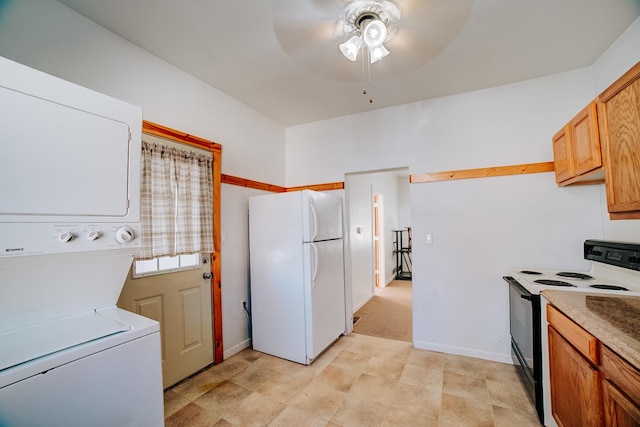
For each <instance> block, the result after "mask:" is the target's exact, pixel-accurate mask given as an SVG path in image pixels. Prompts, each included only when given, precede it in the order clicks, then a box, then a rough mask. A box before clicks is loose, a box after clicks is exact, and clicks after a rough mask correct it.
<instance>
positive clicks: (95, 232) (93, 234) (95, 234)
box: [87, 231, 102, 242]
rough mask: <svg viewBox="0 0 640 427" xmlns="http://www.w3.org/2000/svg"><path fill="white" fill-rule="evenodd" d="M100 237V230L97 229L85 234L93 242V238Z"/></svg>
mask: <svg viewBox="0 0 640 427" xmlns="http://www.w3.org/2000/svg"><path fill="white" fill-rule="evenodd" d="M100 237H102V234H100V232H99V231H90V232H89V233H88V234H87V239H89V240H91V241H92V242H93V241H94V240H98V239H99V238H100Z"/></svg>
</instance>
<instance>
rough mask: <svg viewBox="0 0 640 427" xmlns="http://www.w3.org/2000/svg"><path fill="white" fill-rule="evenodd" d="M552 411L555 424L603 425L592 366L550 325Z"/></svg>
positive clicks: (576, 425)
mask: <svg viewBox="0 0 640 427" xmlns="http://www.w3.org/2000/svg"><path fill="white" fill-rule="evenodd" d="M549 368H550V377H551V378H550V379H551V410H552V413H553V417H554V418H555V419H556V421H557V422H558V425H560V426H563V427H589V426H594V427H595V426H601V425H602V418H603V417H602V407H601V403H600V387H601V385H600V384H601V383H600V378H599V375H598V371H597V369H595V368H594V367H592V366H591V364H590V363H589V362H587V361H586V359H585V358H584V357H582V355H580V353H578V352H577V351H576V350H575V349H574V348H573V347H572V346H571V344H569V343H568V342H567V341H566V340H565V339H564V338H563V337H562V336H561V335H560V334H559V333H558V332H556V330H555V329H554V328H553V327H551V326H549Z"/></svg>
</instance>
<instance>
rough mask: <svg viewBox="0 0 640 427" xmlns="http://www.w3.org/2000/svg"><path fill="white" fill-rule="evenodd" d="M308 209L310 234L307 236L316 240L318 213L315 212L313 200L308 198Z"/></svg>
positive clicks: (311, 239)
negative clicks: (309, 212)
mask: <svg viewBox="0 0 640 427" xmlns="http://www.w3.org/2000/svg"><path fill="white" fill-rule="evenodd" d="M309 210H310V211H311V224H310V225H311V227H312V229H311V235H310V236H309V240H310V241H314V240H316V236H317V235H318V214H317V213H316V208H315V207H314V206H313V202H312V201H311V200H309Z"/></svg>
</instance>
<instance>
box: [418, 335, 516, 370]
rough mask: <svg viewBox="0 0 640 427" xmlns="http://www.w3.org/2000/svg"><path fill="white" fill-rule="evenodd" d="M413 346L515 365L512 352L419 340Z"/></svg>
mask: <svg viewBox="0 0 640 427" xmlns="http://www.w3.org/2000/svg"><path fill="white" fill-rule="evenodd" d="M413 346H414V347H415V348H419V349H421V350H431V351H437V352H440V353H448V354H457V355H458V356H467V357H475V358H477V359H484V360H491V361H494V362H501V363H508V364H510V365H513V359H511V354H501V353H492V352H488V351H482V350H475V349H472V348H464V347H454V346H450V345H444V344H437V343H432V342H426V341H417V340H414V341H413Z"/></svg>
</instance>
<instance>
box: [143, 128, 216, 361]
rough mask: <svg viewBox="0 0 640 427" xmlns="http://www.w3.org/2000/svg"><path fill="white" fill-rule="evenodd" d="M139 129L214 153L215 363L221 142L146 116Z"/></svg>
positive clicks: (212, 297) (212, 294) (213, 261)
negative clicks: (152, 120)
mask: <svg viewBox="0 0 640 427" xmlns="http://www.w3.org/2000/svg"><path fill="white" fill-rule="evenodd" d="M142 132H144V133H148V134H151V135H155V136H159V137H161V138H166V139H169V140H172V141H176V142H179V143H182V144H186V145H189V146H192V147H197V148H200V149H204V150H207V151H209V152H210V153H211V155H212V157H213V171H212V172H213V248H214V252H213V253H212V254H211V272H212V273H213V277H212V278H211V307H212V321H213V328H212V329H213V345H214V348H213V355H214V363H216V364H218V363H220V362H222V361H223V359H224V346H223V342H222V288H221V286H222V283H221V281H220V272H221V259H220V256H221V250H220V249H221V248H220V186H221V183H222V178H221V177H222V174H221V161H222V145H220V144H218V143H216V142H212V141H209V140H206V139H203V138H200V137H197V136H193V135H189V134H188V133H185V132H181V131H178V130H175V129H171V128H169V127H166V126H162V125H159V124H156V123H152V122H149V121H146V120H143V121H142Z"/></svg>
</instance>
